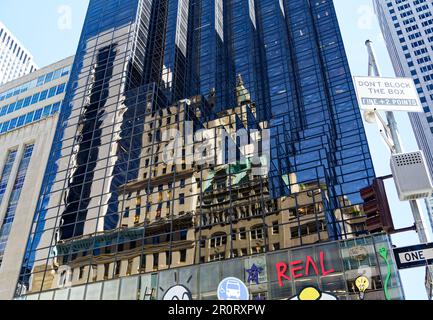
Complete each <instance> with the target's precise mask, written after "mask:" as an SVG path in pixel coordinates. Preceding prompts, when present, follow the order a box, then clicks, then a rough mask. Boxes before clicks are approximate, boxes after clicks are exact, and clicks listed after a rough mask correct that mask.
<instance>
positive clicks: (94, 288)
mask: <svg viewBox="0 0 433 320" xmlns="http://www.w3.org/2000/svg"><path fill="white" fill-rule="evenodd" d="M101 291H102V282H99V283H93V284H89V285H88V286H87V290H86V300H101Z"/></svg>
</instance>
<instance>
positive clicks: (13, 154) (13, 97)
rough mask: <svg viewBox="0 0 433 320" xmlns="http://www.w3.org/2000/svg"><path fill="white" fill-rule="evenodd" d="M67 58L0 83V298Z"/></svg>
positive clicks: (8, 287)
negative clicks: (1, 84) (3, 83)
mask: <svg viewBox="0 0 433 320" xmlns="http://www.w3.org/2000/svg"><path fill="white" fill-rule="evenodd" d="M73 61H74V58H73V57H70V58H67V59H64V60H62V61H59V62H57V63H54V64H52V65H50V66H47V67H45V68H42V69H40V70H37V71H35V72H33V73H31V74H29V75H26V76H24V77H21V78H19V79H17V80H14V81H11V82H8V83H7V84H5V85H3V86H0V96H1V97H4V99H2V100H1V101H0V165H1V167H0V299H2V300H3V299H12V298H13V297H14V295H15V287H16V282H17V279H18V276H19V274H20V272H21V261H22V259H23V256H24V252H25V249H26V244H27V237H28V234H29V232H30V229H31V227H32V222H33V213H34V211H35V209H36V204H37V202H38V200H39V190H40V188H41V185H42V180H43V179H44V169H45V167H46V165H47V162H48V156H49V152H50V150H51V144H52V141H53V138H54V133H55V130H56V125H57V120H58V118H59V112H60V109H61V103H62V100H63V98H64V96H65V88H66V84H67V82H68V79H69V74H70V70H71V66H72V63H73Z"/></svg>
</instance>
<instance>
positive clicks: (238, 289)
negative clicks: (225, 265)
mask: <svg viewBox="0 0 433 320" xmlns="http://www.w3.org/2000/svg"><path fill="white" fill-rule="evenodd" d="M217 295H218V300H249V298H250V293H249V291H248V288H247V286H246V285H245V283H243V282H242V281H241V280H239V279H238V278H233V277H229V278H225V279H224V280H223V281H221V282H220V284H219V286H218V292H217Z"/></svg>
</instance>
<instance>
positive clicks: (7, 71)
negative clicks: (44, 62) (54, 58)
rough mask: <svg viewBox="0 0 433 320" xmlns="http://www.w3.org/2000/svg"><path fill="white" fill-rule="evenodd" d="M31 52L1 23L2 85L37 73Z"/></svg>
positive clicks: (0, 83)
mask: <svg viewBox="0 0 433 320" xmlns="http://www.w3.org/2000/svg"><path fill="white" fill-rule="evenodd" d="M37 68H38V66H37V65H36V64H35V63H34V61H33V57H32V55H31V54H30V52H29V51H28V50H27V49H26V48H25V47H24V46H23V45H22V44H21V43H20V42H19V41H18V39H17V38H15V37H14V35H13V34H12V32H10V31H9V30H8V29H7V28H6V26H5V25H4V24H3V23H2V22H1V21H0V85H2V84H5V83H6V82H8V81H12V80H15V79H17V78H19V77H22V76H24V75H26V74H28V73H31V72H33V71H35V70H36V69H37Z"/></svg>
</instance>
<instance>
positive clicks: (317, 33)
mask: <svg viewBox="0 0 433 320" xmlns="http://www.w3.org/2000/svg"><path fill="white" fill-rule="evenodd" d="M101 7H104V10H103V12H101ZM88 12H89V13H88V15H87V18H86V22H85V27H84V30H83V33H82V37H81V38H80V43H79V49H78V50H77V56H76V58H75V63H74V66H73V68H72V73H71V78H70V81H69V84H68V86H67V90H66V91H67V94H66V98H65V102H64V108H63V109H62V113H61V119H62V121H61V125H59V127H58V130H57V133H56V135H55V141H54V145H55V146H56V148H54V150H53V152H52V154H51V156H50V161H49V164H48V168H49V169H47V172H46V175H45V177H46V179H44V184H43V186H42V188H41V189H42V192H41V194H40V197H39V199H40V201H39V204H38V206H37V209H36V212H35V219H34V224H33V228H32V233H31V235H30V237H29V241H28V246H27V248H28V250H27V252H26V255H25V258H24V262H23V268H22V270H23V272H22V273H21V276H20V279H19V285H20V286H22V287H25V288H27V289H28V290H29V291H30V292H34V293H37V292H43V295H42V296H45V293H46V292H45V291H47V290H48V289H53V288H57V287H60V285H61V284H63V283H65V282H66V283H69V280H72V284H73V288H72V289H71V291H70V292H71V294H72V293H73V297H74V298H79V297H80V296H81V293H80V292H79V290H81V289H82V287H85V288H86V293H85V296H86V297H88V296H89V297H92V295H91V294H90V293H89V292H98V290H99V289H98V288H100V287H104V288H108V287H110V286H111V285H113V284H116V283H117V284H119V283H122V284H125V283H129V281H132V282H133V281H135V280H136V279H138V278H140V281H141V280H143V279H144V278H147V279H148V278H149V277H150V278H152V279H151V281H154V279H156V280H155V281H159V282H158V284H157V288H161V287H162V288H167V286H169V285H170V284H171V283H172V282H173V277H172V276H173V273H176V272H179V275H180V273H181V269H182V270H184V271H185V270H187V271H188V272H189V271H191V270H210V271H211V272H210V275H212V272H213V271H214V269H215V265H221V266H222V265H225V264H227V265H233V266H235V265H236V266H238V267H239V268H241V269H240V270H241V271H242V263H239V261H240V260H245V259H254V258H256V257H258V256H260V254H259V253H260V252H266V253H265V255H272V254H275V255H277V256H278V255H279V254H280V253H284V252H286V253H287V251H288V250H283V249H286V248H292V247H294V246H301V247H303V246H304V245H308V244H314V243H316V242H320V243H322V242H328V241H330V240H347V239H350V238H353V237H357V236H359V234H360V232H359V230H358V229H357V227H356V228H355V226H356V225H357V224H358V221H357V218H356V219H354V218H355V217H356V214H355V213H356V212H362V210H359V204H361V203H362V199H361V198H360V192H359V191H360V190H361V189H362V188H364V187H366V186H368V185H370V184H371V181H372V180H373V178H374V177H375V174H374V169H373V166H372V162H371V157H370V154H369V150H368V144H367V141H366V138H365V133H364V130H363V127H362V118H361V115H360V113H359V108H358V107H357V106H356V103H355V104H354V101H356V99H354V95H355V94H354V89H353V86H352V84H351V83H352V82H351V81H350V79H351V76H350V72H349V69H348V66H347V60H346V58H345V56H344V50H341V49H342V48H343V45H342V41H341V37H340V35H339V30H338V24H337V23H336V17H335V11H334V9H333V5H332V1H328V0H324V1H321V2H320V3H317V5H314V6H311V5H310V4H309V2H308V1H306V0H293V1H292V0H291V1H280V5H275V3H274V2H272V1H260V2H258V1H256V2H254V1H213V0H202V1H188V0H182V1H180V0H178V1H176V0H173V1H156V0H152V1H142V0H123V1H112V0H91V1H90V3H89V9H88ZM241 12H242V13H243V14H238V13H241ZM324 12H325V13H327V14H323V13H324ZM248 13H249V14H248ZM214 17H215V19H214ZM240 27H242V28H243V27H245V30H244V31H245V32H240V30H239V28H240ZM300 31H302V32H300ZM331 40H332V41H331ZM318 44H320V45H318ZM301 48H302V50H298V49H301ZM238 74H241V75H242V76H241V77H238V78H237V75H238ZM188 97H190V99H185V98H188ZM191 97H192V98H191ZM197 107H198V109H197ZM190 120H192V121H193V122H194V126H193V130H192V133H194V134H196V137H195V139H194V140H195V143H193V142H192V140H189V141H188V142H186V145H185V151H184V150H180V154H181V156H180V157H181V158H182V157H183V154H184V153H185V158H186V159H185V162H182V161H180V163H179V162H178V163H176V164H175V165H172V164H170V163H166V162H164V161H163V159H164V157H165V156H167V153H164V152H163V150H166V149H170V148H172V145H171V142H173V141H172V140H175V139H172V140H170V139H168V140H166V139H164V138H163V129H164V128H171V129H176V130H184V131H188V132H189V130H186V129H187V128H186V121H190ZM200 129H207V130H205V131H200ZM242 129H244V130H246V132H247V133H251V134H252V135H248V134H247V135H246V136H245V135H243V136H235V134H239V133H241V132H245V131H243V130H242ZM256 129H259V131H258V132H257V131H256V132H254V131H253V130H256ZM260 129H269V132H270V134H269V136H270V139H269V140H270V143H269V146H267V145H266V143H265V144H263V140H264V139H263V138H264V137H263V134H265V133H266V132H267V131H265V130H260ZM173 131H174V130H173ZM185 136H188V134H186V135H185ZM245 138H246V139H245ZM202 140H204V141H205V142H206V143H202V142H203V141H202ZM244 140H246V141H244ZM260 141H262V142H260ZM223 142H226V143H229V144H232V145H234V146H236V148H232V147H228V148H227V149H226V148H225V147H224V146H227V144H224V143H223ZM241 142H244V143H241ZM167 144H168V145H167ZM193 146H194V147H195V148H194V149H193V150H190V149H191V147H193ZM256 147H257V149H258V150H262V151H264V152H263V153H265V154H269V155H270V157H255V156H252V154H253V153H252V151H253V150H256ZM230 150H234V152H233V153H230ZM192 151H193V152H192ZM191 152H192V154H191ZM168 155H170V154H168ZM191 155H194V157H193V161H190V157H191ZM233 155H234V156H233ZM241 155H243V156H245V158H243V159H241V158H242V157H241ZM176 156H178V154H177V153H176ZM238 158H239V159H238ZM211 159H212V160H214V163H209V161H206V160H211ZM215 160H218V161H215ZM224 160H229V161H224ZM260 164H262V165H265V167H266V169H267V170H266V172H265V173H263V172H261V171H262V170H259V168H258V167H257V166H259V165H260ZM258 172H259V173H261V174H259V175H257V173H258ZM360 225H361V224H360ZM361 229H362V226H361ZM252 255H254V256H252ZM283 255H284V254H283ZM283 255H282V256H283ZM233 257H238V258H235V259H232V258H233ZM219 259H226V260H225V261H224V263H221V264H218V263H216V264H212V263H211V262H210V261H212V260H219ZM203 262H204V263H203ZM192 264H193V266H191V265H192ZM177 267H180V268H177ZM238 267H236V268H238ZM68 268H72V273H70V274H71V275H69V278H68V275H67V273H68V272H67V271H68V270H65V269H68ZM185 268H186V269H185ZM156 271H157V272H156ZM238 271H239V270H238ZM241 271H240V272H241ZM188 272H187V273H188ZM135 274H140V275H139V276H135V277H134V276H133V275H135ZM127 275H131V276H130V277H127ZM159 275H161V277H159ZM166 275H167V277H166ZM195 275H196V274H194V276H195ZM202 275H203V277H202V278H201V279H197V281H196V282H197V283H198V285H199V287H200V288H197V292H198V290H200V292H202V294H200V295H199V296H200V297H213V296H214V294H215V287H214V283H213V282H212V283H211V281H214V280H216V279H219V278H217V277H215V278H213V277H212V276H209V273H208V272H207V271H206V272H204V273H202ZM224 275H227V276H233V275H235V274H234V272H229V271H228V272H227V274H224ZM220 276H222V274H220ZM185 277H186V280H188V279H189V276H188V275H183V276H182V278H181V279H182V281H183V280H185ZM118 278H119V279H118ZM158 279H159V280H158ZM178 279H179V278H178ZM146 281H147V280H146ZM170 281H171V282H170ZM192 281H193V280H192ZM273 281H274V280H273ZM161 282H162V283H161ZM78 284H83V285H82V286H79V285H78ZM153 284H155V283H153ZM295 285H296V284H295ZM154 288H155V287H154ZM269 288H270V289H269V290H270V291H272V290H274V287H273V284H270V287H269ZM94 289H95V291H94ZM104 290H105V289H104ZM158 290H159V289H158ZM109 291H110V290H108V289H107V291H106V292H109ZM104 292H105V291H104ZM113 292H114V291H113ZM128 292H134V290H129V291H128ZM254 292H258V291H254ZM260 292H263V291H260ZM260 292H259V293H260ZM287 292H288V291H287ZM287 292H286V293H287ZM88 293H89V294H88ZM159 293H160V292H158V297H159ZM47 295H49V294H48V293H47ZM56 296H57V294H56ZM83 296H84V295H83ZM269 296H270V297H276V298H278V297H279V295H278V294H276V293H275V292H270V294H269ZM284 296H285V295H284Z"/></svg>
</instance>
